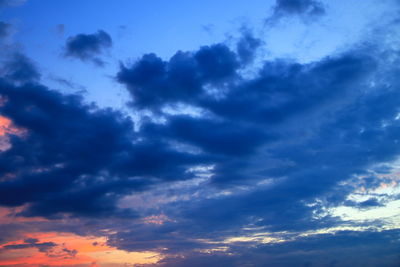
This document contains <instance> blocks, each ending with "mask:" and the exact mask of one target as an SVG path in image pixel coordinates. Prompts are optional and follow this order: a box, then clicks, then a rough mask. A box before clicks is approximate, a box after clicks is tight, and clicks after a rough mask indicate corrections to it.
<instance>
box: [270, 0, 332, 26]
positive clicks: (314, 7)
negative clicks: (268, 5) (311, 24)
mask: <svg viewBox="0 0 400 267" xmlns="http://www.w3.org/2000/svg"><path fill="white" fill-rule="evenodd" d="M325 12H326V11H325V7H324V4H323V3H321V2H320V1H316V0H276V3H275V6H274V7H273V13H272V16H271V17H270V18H268V19H267V22H269V23H272V24H273V23H275V22H277V21H279V20H280V19H282V18H284V17H290V16H299V17H301V18H303V19H304V20H305V21H309V20H310V19H315V18H316V17H319V16H322V15H324V14H325Z"/></svg>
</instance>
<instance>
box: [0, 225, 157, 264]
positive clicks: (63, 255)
mask: <svg viewBox="0 0 400 267" xmlns="http://www.w3.org/2000/svg"><path fill="white" fill-rule="evenodd" d="M27 238H30V239H37V240H38V243H41V244H43V243H54V244H57V245H56V246H54V247H51V248H49V249H48V250H46V251H43V250H42V251H39V249H38V248H35V247H26V248H23V247H22V246H23V245H24V244H26V242H25V241H24V240H25V239H27ZM106 241H107V240H106V238H105V237H93V236H92V237H90V236H79V235H75V234H71V233H57V232H51V233H30V234H25V235H24V238H23V239H21V240H16V241H13V242H8V243H5V244H3V245H0V266H12V265H18V266H19V265H20V266H29V267H40V266H43V265H46V266H88V267H100V266H115V267H119V266H120V267H122V266H127V265H129V266H131V265H133V264H145V263H156V262H157V261H159V260H160V259H161V256H160V255H159V254H157V253H153V252H126V251H123V250H118V249H116V248H113V247H110V246H108V245H107V244H106ZM18 245H19V246H20V248H15V247H18ZM21 245H22V246H21ZM10 247H11V248H15V249H10ZM21 247H22V248H21Z"/></svg>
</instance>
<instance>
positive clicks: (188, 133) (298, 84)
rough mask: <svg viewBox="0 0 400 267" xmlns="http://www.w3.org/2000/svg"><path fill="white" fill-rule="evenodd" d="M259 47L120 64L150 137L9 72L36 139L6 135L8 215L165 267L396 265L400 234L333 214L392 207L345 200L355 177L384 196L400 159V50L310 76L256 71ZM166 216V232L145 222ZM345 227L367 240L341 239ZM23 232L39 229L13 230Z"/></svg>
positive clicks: (1, 199)
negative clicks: (140, 254)
mask: <svg viewBox="0 0 400 267" xmlns="http://www.w3.org/2000/svg"><path fill="white" fill-rule="evenodd" d="M278 3H280V5H282V6H284V5H288V4H287V2H285V1H280V2H278ZM302 3H303V5H305V4H304V3H308V7H307V8H306V9H304V6H302V5H300V6H296V5H294V4H292V5H294V6H291V7H290V8H291V10H297V11H296V12H297V13H299V12H301V13H302V14H303V13H304V12H306V13H307V12H309V11H307V10H309V9H310V5H311V6H312V5H314V4H315V3H316V2H313V1H308V2H307V1H305V2H302ZM281 8H282V7H281ZM285 8H286V9H287V8H289V6H286V7H285ZM303 9H304V10H306V11H304V10H303ZM302 10H303V11H302ZM286 12H289V11H286ZM290 12H295V11H290ZM296 12H295V13H296ZM297 13H296V14H297ZM78 36H81V35H78ZM78 36H76V37H73V38H71V39H70V41H71V42H72V41H73V40H76V39H77V40H79V39H81V37H79V38H78ZM83 36H87V35H83ZM90 36H92V35H90ZM94 36H97V35H96V34H95V35H94ZM85 38H86V37H84V38H83V40H85ZM95 39H96V40H97V38H95ZM379 41H381V39H379ZM78 43H79V42H78ZM382 43H384V42H382ZM259 46H260V41H259V40H258V39H257V38H256V37H254V36H253V35H251V34H250V33H249V32H246V33H245V34H243V36H242V38H241V39H240V40H239V41H238V43H237V44H235V45H232V47H233V48H232V47H230V46H228V45H227V44H225V43H218V44H213V45H209V46H202V47H200V48H199V49H197V50H194V51H178V52H176V53H175V54H174V55H173V56H172V57H171V58H170V59H162V58H161V57H159V56H158V55H156V54H154V53H149V54H145V55H144V56H142V57H141V58H139V59H138V60H136V61H135V62H133V64H130V65H126V64H121V65H120V68H119V71H118V73H117V74H116V79H117V81H118V82H120V83H121V84H122V85H124V86H125V88H126V90H127V92H129V94H130V96H131V99H130V108H131V109H132V111H133V112H135V114H138V116H142V117H141V118H140V125H134V123H133V121H132V119H131V118H130V117H128V116H127V115H125V114H123V113H121V112H118V111H116V110H113V109H103V108H99V107H97V106H96V105H94V104H89V103H86V102H85V101H84V100H83V99H82V96H80V95H78V94H75V95H74V94H72V95H71V94H62V93H59V92H57V91H55V90H52V89H50V88H48V87H46V86H44V85H41V84H39V81H38V77H40V74H39V72H38V71H37V70H36V69H35V68H34V65H33V64H31V65H29V64H27V65H26V64H25V65H24V64H21V62H24V61H23V60H17V62H19V64H14V65H13V64H12V62H9V63H7V64H6V65H5V69H6V70H8V71H5V72H4V75H3V76H4V77H3V79H2V80H1V82H0V95H1V99H2V101H1V105H0V112H1V114H2V116H4V117H6V118H8V119H9V120H10V121H12V123H13V125H15V126H16V127H18V128H19V129H23V130H24V134H22V135H15V134H12V133H7V136H8V137H9V140H10V146H9V148H7V150H5V151H3V152H1V153H0V177H1V180H0V205H2V206H7V207H12V208H16V209H17V211H15V212H14V215H15V216H19V217H35V216H42V217H46V218H47V219H49V220H51V221H50V222H51V223H49V222H41V223H38V224H35V226H30V227H38V228H40V227H43V228H45V229H47V230H48V231H63V232H74V233H77V234H81V235H84V234H86V235H89V234H90V235H106V236H107V240H108V241H107V244H108V245H109V246H114V247H117V248H119V249H123V250H126V251H149V250H153V251H158V252H160V253H163V254H164V255H165V256H166V257H165V258H164V260H162V261H161V262H160V264H159V265H161V266H163V265H165V266H188V265H190V266H192V265H193V266H196V264H200V265H201V266H203V265H205V264H207V265H210V266H223V265H227V266H246V265H252V266H257V264H258V265H261V264H265V262H270V263H271V264H272V265H276V266H293V265H296V264H297V263H300V264H302V265H305V266H307V265H317V266H318V265H320V266H329V265H335V264H336V265H338V266H349V265H367V264H368V263H373V264H375V263H377V262H382V263H384V264H386V263H387V264H388V265H390V264H393V265H394V264H396V263H397V262H398V257H397V254H398V242H397V241H398V240H397V239H398V238H397V236H398V230H387V231H381V232H377V231H375V228H377V229H379V228H380V227H381V226H382V224H384V223H382V222H379V221H373V222H371V221H368V222H362V223H356V222H351V221H346V220H345V219H343V218H339V217H335V216H334V214H333V213H332V212H331V209H332V208H334V207H338V206H341V205H347V206H352V207H355V208H357V209H369V208H373V207H376V206H380V205H382V204H383V201H382V200H381V199H378V198H374V197H371V198H369V199H367V200H365V201H357V202H355V201H353V202H352V201H349V199H348V196H349V195H350V194H351V193H353V192H354V191H355V190H356V189H357V188H358V187H359V184H356V183H353V179H355V177H368V178H365V183H364V184H363V186H364V189H365V190H369V189H371V188H376V187H377V185H379V184H380V183H379V181H380V180H379V179H380V178H379V176H380V175H381V174H382V173H385V174H387V173H388V172H389V173H390V172H392V171H393V167H391V163H393V162H394V161H395V160H397V159H398V155H399V153H400V142H399V140H398V136H399V134H400V121H399V120H398V114H399V106H400V93H399V90H398V89H399V88H400V80H399V78H398V77H399V76H398V72H399V69H398V66H399V64H398V63H399V61H400V59H399V56H398V53H397V51H391V50H390V49H388V48H386V47H379V48H377V46H376V44H375V43H373V44H368V43H364V44H363V45H358V46H355V47H353V48H352V49H349V50H347V51H344V52H340V53H339V52H338V53H336V54H334V55H331V56H327V57H325V58H322V59H319V60H317V61H315V62H310V63H299V62H295V61H293V60H288V59H268V60H261V59H260V62H257V63H259V64H257V65H256V66H252V67H254V68H253V69H252V72H251V73H250V74H249V73H246V71H245V70H247V68H248V67H249V64H250V63H251V62H252V60H253V59H255V53H254V52H257V49H258V47H259ZM78 50H79V49H78ZM83 50H85V49H83ZM89 50H90V49H89ZM93 50H96V49H92V50H90V51H93ZM97 51H103V46H102V45H99V47H98V50H97ZM382 51H384V52H382ZM80 53H81V52H79V53H78V54H76V55H74V56H75V57H78V58H80V59H82V60H93V58H96V57H97V56H98V54H99V53H98V52H96V53H94V54H93V53H92V52H82V53H83V54H82V55H83V56H82V55H81V54H80ZM86 53H89V54H88V55H87V54H86ZM389 59H390V60H389ZM20 65H22V66H25V67H22V68H21V66H20ZM27 66H29V67H30V68H28V67H27ZM18 69H23V70H24V69H30V71H17V70H18ZM13 73H22V74H21V75H16V74H15V75H14V74H13ZM30 73H36V74H37V75H32V74H30ZM20 77H22V78H20ZM182 107H183V108H182ZM183 109H185V110H183ZM171 110H172V111H171ZM188 110H189V112H187V111H188ZM143 111H146V112H143ZM147 111H151V112H147ZM142 112H143V113H142ZM144 114H145V115H144ZM149 114H150V115H149ZM134 126H136V127H134ZM382 164H385V166H386V165H387V166H389V167H387V168H381V169H380V170H379V168H378V167H377V166H380V165H382ZM160 214H162V217H163V218H165V220H161V221H157V223H148V222H149V220H147V223H146V218H147V219H148V218H160V216H161V215H160ZM71 217H73V220H68V219H71ZM68 223H70V225H67V224H68ZM87 226H90V227H87ZM344 226H346V227H349V228H351V227H361V226H362V227H364V228H363V229H361V230H363V231H361V230H360V231H358V232H357V231H338V230H337V229H340V228H341V227H344ZM365 226H368V227H369V228H365ZM13 227H14V228H13ZM18 227H27V226H26V225H22V224H20V225H14V226H12V225H7V229H14V231H16V230H15V229H19V228H18ZM334 227H336V228H334ZM88 228H90V230H88ZM24 229H26V228H24ZM330 229H331V230H332V229H333V230H332V231H333V232H335V234H331V233H326V234H321V233H323V232H324V231H325V232H326V231H328V230H330ZM335 229H336V230H335ZM2 231H6V230H2ZM260 236H263V237H264V239H260ZM7 238H8V236H7ZM268 238H271V240H272V241H270V242H269V241H268ZM396 238H397V239H396ZM232 240H238V241H232ZM265 241H268V242H269V243H268V242H265ZM283 241H284V242H283ZM38 243H40V242H39V241H38V240H33V239H30V240H25V242H24V243H22V244H19V245H20V246H24V247H33V246H34V245H36V244H38ZM366 243H367V244H369V245H368V246H367V247H366V246H364V244H366ZM387 243H389V244H390V246H383V245H382V244H387ZM373 249H377V251H378V252H379V254H378V253H375V254H374V253H372V252H373ZM63 251H64V252H65V253H66V254H68V255H70V256H71V257H73V256H74V255H75V254H76V252H74V251H73V250H69V249H66V250H63ZM396 253H397V254H396ZM337 255H339V256H337ZM353 255H362V257H358V258H355V257H354V256H353ZM380 255H385V257H384V259H382V258H380V257H379V256H380ZM259 263H261V264H259ZM375 265H377V264H375Z"/></svg>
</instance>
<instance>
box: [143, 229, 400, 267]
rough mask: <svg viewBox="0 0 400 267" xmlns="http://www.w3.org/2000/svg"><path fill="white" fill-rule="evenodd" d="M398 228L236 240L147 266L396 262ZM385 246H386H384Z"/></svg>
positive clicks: (376, 263)
mask: <svg viewBox="0 0 400 267" xmlns="http://www.w3.org/2000/svg"><path fill="white" fill-rule="evenodd" d="M398 234H399V231H398V230H388V231H383V232H375V231H372V232H353V231H342V232H338V233H336V234H335V235H333V234H319V235H313V236H309V237H302V238H299V239H297V240H294V241H291V242H282V243H272V244H266V245H258V246H255V247H254V246H246V245H245V244H243V245H240V244H238V245H237V246H236V247H234V248H232V249H230V250H228V251H225V252H221V251H219V252H218V251H216V252H214V253H199V252H197V253H196V252H193V253H191V254H190V255H187V256H185V257H182V256H174V257H166V258H164V259H163V260H161V261H160V262H159V263H157V264H153V265H152V264H148V265H142V267H151V266H163V267H168V266H174V267H176V266H204V265H207V266H215V267H217V266H265V263H266V262H268V265H270V266H283V267H284V266H349V265H365V266H377V265H385V266H396V265H397V264H398V263H399V261H400V259H399V257H398V253H397V250H398V246H399V242H398V240H395V238H394V236H398ZM386 246H387V247H386Z"/></svg>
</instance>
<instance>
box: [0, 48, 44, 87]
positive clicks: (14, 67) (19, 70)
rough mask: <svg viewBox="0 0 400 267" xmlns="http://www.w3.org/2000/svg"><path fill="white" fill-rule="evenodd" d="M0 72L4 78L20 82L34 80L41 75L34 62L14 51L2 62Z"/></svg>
mask: <svg viewBox="0 0 400 267" xmlns="http://www.w3.org/2000/svg"><path fill="white" fill-rule="evenodd" d="M1 72H2V75H3V77H4V78H5V79H7V80H10V81H14V82H20V83H26V82H36V81H38V80H39V79H40V76H41V75H40V73H39V71H38V70H37V68H36V65H35V63H34V62H33V61H32V60H31V59H29V58H28V57H27V56H25V55H24V54H22V53H14V54H13V55H12V56H11V57H10V58H9V59H8V60H7V61H6V62H5V64H3V67H2V69H1Z"/></svg>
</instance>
